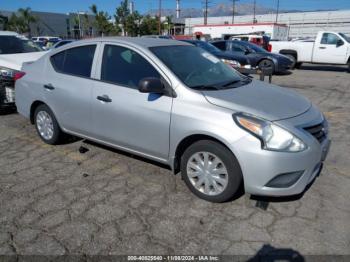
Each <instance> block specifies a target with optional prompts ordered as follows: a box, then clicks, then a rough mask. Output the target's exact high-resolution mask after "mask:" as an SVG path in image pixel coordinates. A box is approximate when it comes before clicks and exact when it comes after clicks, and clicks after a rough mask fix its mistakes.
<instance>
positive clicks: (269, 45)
mask: <svg viewBox="0 0 350 262" xmlns="http://www.w3.org/2000/svg"><path fill="white" fill-rule="evenodd" d="M267 51H269V52H271V51H272V45H271V44H268V45H267Z"/></svg>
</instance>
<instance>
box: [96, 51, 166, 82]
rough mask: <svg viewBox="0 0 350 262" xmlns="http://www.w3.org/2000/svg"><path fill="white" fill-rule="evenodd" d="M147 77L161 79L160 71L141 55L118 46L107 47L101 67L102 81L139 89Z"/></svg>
mask: <svg viewBox="0 0 350 262" xmlns="http://www.w3.org/2000/svg"><path fill="white" fill-rule="evenodd" d="M145 77H156V78H160V74H159V73H158V71H157V70H156V69H155V68H154V67H153V66H152V65H151V64H150V63H149V62H148V61H147V60H146V59H145V58H143V57H142V56H141V55H140V54H138V53H136V52H135V51H133V50H131V49H128V48H125V47H121V46H116V45H105V48H104V51H103V58H102V66H101V80H102V81H106V82H110V83H113V84H117V85H122V86H126V87H130V88H134V89H138V84H139V82H140V80H141V79H143V78H145Z"/></svg>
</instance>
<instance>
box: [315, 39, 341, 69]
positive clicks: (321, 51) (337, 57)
mask: <svg viewBox="0 0 350 262" xmlns="http://www.w3.org/2000/svg"><path fill="white" fill-rule="evenodd" d="M346 53H347V46H346V45H345V43H344V41H343V40H342V39H341V38H340V37H339V36H338V35H336V34H334V33H323V35H322V38H321V42H320V43H319V44H317V43H316V44H315V47H314V51H313V62H315V63H329V64H332V63H333V64H346V62H347V61H346Z"/></svg>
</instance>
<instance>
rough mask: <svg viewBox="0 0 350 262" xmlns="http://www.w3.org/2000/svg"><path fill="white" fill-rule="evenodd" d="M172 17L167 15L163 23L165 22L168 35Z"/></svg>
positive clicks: (171, 25)
mask: <svg viewBox="0 0 350 262" xmlns="http://www.w3.org/2000/svg"><path fill="white" fill-rule="evenodd" d="M172 20H173V17H172V16H167V17H166V19H165V24H166V29H167V31H168V35H170V33H171V32H170V31H171V28H172V27H173V22H172Z"/></svg>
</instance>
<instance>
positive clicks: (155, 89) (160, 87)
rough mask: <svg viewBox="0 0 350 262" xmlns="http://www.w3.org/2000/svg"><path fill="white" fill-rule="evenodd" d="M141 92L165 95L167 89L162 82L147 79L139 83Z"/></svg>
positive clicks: (151, 78)
mask: <svg viewBox="0 0 350 262" xmlns="http://www.w3.org/2000/svg"><path fill="white" fill-rule="evenodd" d="M139 91H140V92H141V93H156V94H164V93H165V87H164V84H163V83H162V81H161V80H160V79H159V78H156V77H146V78H143V79H141V80H140V82H139Z"/></svg>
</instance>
